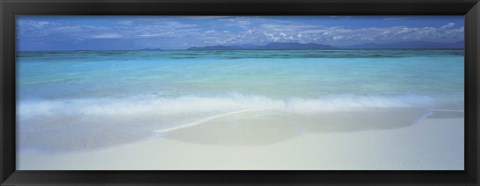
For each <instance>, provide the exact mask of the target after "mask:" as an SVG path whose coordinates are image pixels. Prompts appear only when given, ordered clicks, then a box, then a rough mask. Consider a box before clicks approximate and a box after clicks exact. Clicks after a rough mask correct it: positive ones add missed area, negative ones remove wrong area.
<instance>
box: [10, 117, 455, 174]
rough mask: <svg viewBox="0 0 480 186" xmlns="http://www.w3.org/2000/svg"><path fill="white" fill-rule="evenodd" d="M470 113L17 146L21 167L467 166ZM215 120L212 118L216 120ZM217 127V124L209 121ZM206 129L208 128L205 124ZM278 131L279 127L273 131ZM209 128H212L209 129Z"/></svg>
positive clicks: (333, 168) (452, 167)
mask: <svg viewBox="0 0 480 186" xmlns="http://www.w3.org/2000/svg"><path fill="white" fill-rule="evenodd" d="M463 123H464V119H463V118H428V119H425V120H423V121H420V122H417V123H416V124H413V125H410V126H405V127H401V128H395V129H388V130H384V129H376V130H366V131H353V132H324V133H307V134H302V135H299V136H296V137H294V138H290V139H288V140H284V141H281V142H277V143H272V144H266V145H259V146H246V145H235V146H228V145H222V144H215V145H208V144H201V143H189V142H184V141H181V140H176V139H172V138H162V137H158V138H150V139H146V140H143V141H139V142H136V143H132V144H126V145H121V146H115V147H109V148H105V149H99V150H94V151H84V152H75V153H40V152H22V153H19V156H18V160H17V168H18V169H19V170H40V169H42V170H463V168H464V165H463V162H464V154H463V152H464V138H463V132H464V124H463ZM212 126H213V125H212ZM204 127H207V128H209V129H210V131H212V134H214V132H215V128H213V127H209V126H204ZM202 132H204V131H202ZM272 134H275V133H274V132H272ZM204 135H207V136H208V135H209V134H204Z"/></svg>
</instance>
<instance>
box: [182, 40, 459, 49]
mask: <svg viewBox="0 0 480 186" xmlns="http://www.w3.org/2000/svg"><path fill="white" fill-rule="evenodd" d="M464 43H465V42H464V41H463V40H462V41H457V42H453V43H441V42H427V41H405V42H394V43H365V44H359V45H349V46H342V47H336V46H330V45H323V44H317V43H269V44H266V45H240V46H226V45H214V46H203V47H190V48H188V49H187V50H335V49H461V48H464Z"/></svg>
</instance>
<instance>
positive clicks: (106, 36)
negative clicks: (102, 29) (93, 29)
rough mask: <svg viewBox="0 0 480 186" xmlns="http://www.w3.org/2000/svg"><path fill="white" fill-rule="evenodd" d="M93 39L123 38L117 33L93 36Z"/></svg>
mask: <svg viewBox="0 0 480 186" xmlns="http://www.w3.org/2000/svg"><path fill="white" fill-rule="evenodd" d="M92 38H94V39H113V38H122V35H120V34H115V33H108V34H99V35H93V36H92Z"/></svg>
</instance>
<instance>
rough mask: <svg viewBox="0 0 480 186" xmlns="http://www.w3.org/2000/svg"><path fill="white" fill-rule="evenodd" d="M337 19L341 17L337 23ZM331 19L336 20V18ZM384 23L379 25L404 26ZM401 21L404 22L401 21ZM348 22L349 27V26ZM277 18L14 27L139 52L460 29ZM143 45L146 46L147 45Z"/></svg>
mask: <svg viewBox="0 0 480 186" xmlns="http://www.w3.org/2000/svg"><path fill="white" fill-rule="evenodd" d="M338 18H342V17H338ZM335 19H336V18H335ZM403 19H404V18H403V17H389V18H384V19H380V22H381V21H382V20H384V21H394V20H403ZM405 19H406V18H405ZM349 22H351V21H349ZM320 23H321V22H313V23H309V22H302V21H298V20H297V19H293V20H288V19H282V18H281V17H275V18H274V19H273V18H271V19H267V18H265V17H232V16H211V17H201V18H199V17H195V16H193V17H189V16H182V17H147V18H131V19H127V18H125V20H116V21H112V22H111V23H109V24H101V25H100V24H97V25H89V24H88V23H83V24H78V23H77V24H75V23H74V22H72V23H71V24H66V23H65V22H63V23H60V22H55V21H51V20H47V21H45V20H42V21H34V20H23V19H20V20H19V21H18V22H17V26H18V27H17V31H18V32H17V33H19V34H18V37H19V38H21V39H29V38H30V39H31V38H33V39H36V40H42V39H50V40H55V39H59V38H61V39H62V40H70V41H71V43H72V44H77V43H81V42H84V41H86V40H95V39H97V40H98V39H120V38H121V39H123V40H132V41H134V43H136V45H138V46H139V47H142V43H145V44H143V45H147V44H148V46H149V47H155V46H154V45H155V44H157V45H161V46H156V47H159V48H178V47H183V48H185V47H189V46H201V45H219V44H221V45H243V44H254V45H263V44H266V43H269V42H300V43H321V44H328V45H334V46H345V45H352V44H363V43H368V42H377V43H387V42H398V41H416V40H421V41H436V42H443V41H458V40H462V39H463V37H464V27H463V26H457V25H455V23H446V24H444V25H441V26H438V27H431V26H424V27H421V26H417V27H412V26H400V25H398V26H387V27H385V26H384V27H381V26H378V27H374V26H370V27H349V25H348V24H346V25H345V26H325V25H321V24H320ZM147 41H148V42H147Z"/></svg>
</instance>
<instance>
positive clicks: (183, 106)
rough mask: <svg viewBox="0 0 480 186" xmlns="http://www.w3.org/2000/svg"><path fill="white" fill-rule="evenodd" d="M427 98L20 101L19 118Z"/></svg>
mask: <svg viewBox="0 0 480 186" xmlns="http://www.w3.org/2000/svg"><path fill="white" fill-rule="evenodd" d="M433 104H434V100H433V99H432V98H430V97H427V96H414V95H406V96H348V95H344V96H332V97H323V98H317V99H306V98H289V99H275V98H268V97H263V96H247V95H229V96H224V97H202V96H180V97H158V96H135V97H123V98H95V99H93V98H88V99H68V100H61V99H58V100H25V101H20V102H19V103H18V104H17V106H18V113H19V116H20V119H28V118H31V117H37V116H53V117H55V116H58V115H62V114H69V115H71V114H83V115H91V116H95V115H101V116H115V115H119V116H125V115H136V116H142V115H149V116H151V115H158V116H165V115H176V114H182V115H185V114H194V113H204V112H231V111H240V110H247V109H248V110H250V109H261V110H276V111H284V112H293V113H303V114H309V113H312V114H315V113H324V112H341V111H357V110H362V109H369V108H402V107H423V106H429V105H433Z"/></svg>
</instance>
